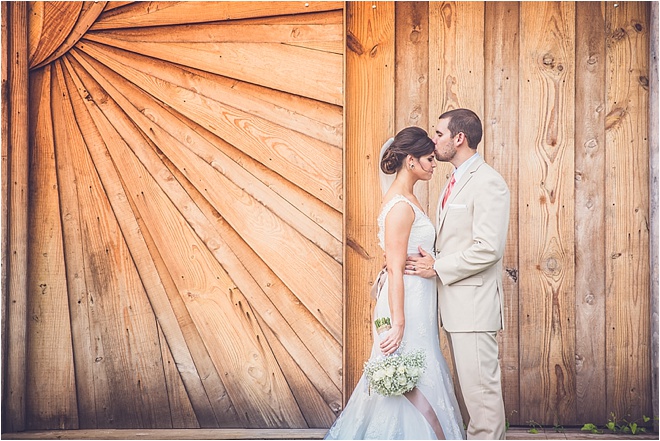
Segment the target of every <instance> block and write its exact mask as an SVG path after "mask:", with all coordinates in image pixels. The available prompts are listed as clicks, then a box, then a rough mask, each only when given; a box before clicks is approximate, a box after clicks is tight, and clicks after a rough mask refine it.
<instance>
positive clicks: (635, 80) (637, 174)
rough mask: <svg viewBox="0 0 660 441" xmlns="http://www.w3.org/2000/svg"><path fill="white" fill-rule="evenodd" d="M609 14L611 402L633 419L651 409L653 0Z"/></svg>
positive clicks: (612, 8)
mask: <svg viewBox="0 0 660 441" xmlns="http://www.w3.org/2000/svg"><path fill="white" fill-rule="evenodd" d="M605 14H606V15H605V17H606V20H607V25H606V29H607V30H608V31H609V32H608V33H607V35H606V38H607V44H606V55H607V56H606V60H607V61H606V63H607V64H606V102H605V114H606V116H605V143H606V144H605V148H606V155H605V161H606V162H605V164H606V176H605V178H606V185H605V188H606V196H605V197H606V203H605V207H606V209H605V210H606V211H605V213H606V218H607V220H608V222H607V228H606V230H605V243H606V247H607V256H608V261H609V263H608V264H607V273H606V286H607V294H606V306H605V311H606V314H607V316H606V323H607V326H606V353H607V358H606V373H607V379H606V384H607V404H606V406H607V409H608V412H614V414H615V415H616V416H617V417H618V418H623V417H626V416H627V415H630V417H631V418H633V419H634V418H639V417H641V415H642V414H644V415H649V414H650V413H651V412H652V406H651V393H650V390H649V388H650V386H651V378H650V377H651V370H650V365H651V363H650V358H651V350H650V344H651V338H650V335H649V330H650V327H651V325H650V323H649V322H650V320H651V314H650V313H649V311H650V309H651V305H650V301H651V298H650V297H651V296H650V294H649V293H650V286H649V283H650V280H649V274H650V271H651V270H650V267H649V241H650V237H649V224H648V221H649V217H648V216H649V193H648V189H649V184H648V182H649V181H648V180H649V162H648V160H649V158H648V154H649V144H648V143H649V141H648V130H649V120H648V118H649V107H648V106H649V93H648V91H649V83H648V75H649V70H648V69H649V21H648V3H647V2H617V3H614V2H607V3H606V4H605ZM633 415H634V416H633Z"/></svg>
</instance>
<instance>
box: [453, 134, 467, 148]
mask: <svg viewBox="0 0 660 441" xmlns="http://www.w3.org/2000/svg"><path fill="white" fill-rule="evenodd" d="M454 139H456V145H461V144H462V143H464V142H467V138H465V133H463V132H458V133H457V134H456V137H455V138H454Z"/></svg>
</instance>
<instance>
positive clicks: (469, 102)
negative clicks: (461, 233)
mask: <svg viewBox="0 0 660 441" xmlns="http://www.w3.org/2000/svg"><path fill="white" fill-rule="evenodd" d="M468 30H469V31H468ZM457 108H467V109H470V110H472V111H474V112H475V113H476V114H477V115H478V116H479V118H480V119H481V121H482V122H483V120H484V2H454V1H449V2H429V112H430V113H429V117H430V121H429V129H430V128H432V127H435V125H436V124H437V123H438V117H439V116H440V115H441V114H442V113H443V112H445V111H447V110H451V109H457ZM483 148H484V143H483V141H482V142H481V143H480V144H479V147H478V151H479V152H480V153H481V154H482V155H483ZM452 171H453V167H452V166H451V164H449V163H446V164H439V165H438V168H437V169H436V175H437V177H436V178H435V179H433V180H432V181H431V182H430V183H429V213H431V214H432V216H435V214H434V213H436V210H437V207H438V199H439V197H440V192H441V191H442V189H443V188H444V186H445V183H446V179H445V177H446V178H447V179H448V178H449V174H450V173H451V172H452ZM443 345H444V343H443ZM445 354H447V355H448V353H447V352H445Z"/></svg>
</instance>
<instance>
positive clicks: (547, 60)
mask: <svg viewBox="0 0 660 441" xmlns="http://www.w3.org/2000/svg"><path fill="white" fill-rule="evenodd" d="M543 64H544V65H546V66H548V67H549V68H551V69H552V68H554V67H555V57H553V56H552V54H545V55H544V56H543Z"/></svg>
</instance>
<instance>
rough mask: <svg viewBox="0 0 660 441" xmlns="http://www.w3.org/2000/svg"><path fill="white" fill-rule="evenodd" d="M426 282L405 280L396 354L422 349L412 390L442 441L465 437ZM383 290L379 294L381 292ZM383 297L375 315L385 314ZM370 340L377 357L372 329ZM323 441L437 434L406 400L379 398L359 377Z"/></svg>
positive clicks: (430, 289) (434, 303)
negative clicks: (425, 405) (423, 366)
mask: <svg viewBox="0 0 660 441" xmlns="http://www.w3.org/2000/svg"><path fill="white" fill-rule="evenodd" d="M406 279H408V277H407V276H406ZM415 279H416V280H415ZM431 283H434V281H432V282H431V281H428V280H426V279H421V278H419V277H414V278H412V277H411V278H410V279H408V280H405V284H406V300H405V314H406V328H405V333H404V338H403V349H402V350H403V351H404V352H405V351H406V350H416V349H423V350H424V351H425V353H426V369H425V371H424V373H423V374H422V376H421V377H420V380H419V382H418V384H417V388H418V389H419V392H421V393H422V394H423V395H424V398H426V401H428V404H430V405H431V407H432V412H434V413H435V416H437V419H438V421H439V422H440V425H441V427H442V432H443V435H444V437H445V439H465V431H464V429H463V422H462V418H461V414H460V410H459V407H458V404H457V401H456V396H455V394H454V387H453V383H452V379H451V375H450V372H449V368H448V367H447V364H446V362H445V359H444V357H443V356H442V352H441V351H440V344H439V339H438V322H437V300H436V296H435V289H434V286H435V285H434V284H433V285H432V286H431V287H430V286H429V285H430V284H431ZM386 288H387V286H385V287H384V292H387V291H386ZM384 297H385V299H383V298H384ZM386 297H387V296H381V297H380V298H379V299H378V301H377V303H376V309H375V316H376V317H383V316H389V315H388V314H389V306H388V305H387V298H386ZM373 336H374V344H373V347H372V352H371V358H372V359H373V358H374V357H378V356H381V352H380V347H379V342H380V337H379V336H378V335H377V334H376V331H375V327H374V328H373ZM326 439H437V436H436V433H435V432H434V430H433V428H432V426H431V424H430V423H429V421H427V419H426V417H425V416H424V414H423V413H422V412H421V411H420V409H418V408H417V407H415V405H413V403H412V402H411V401H410V400H409V399H408V398H406V397H405V396H392V397H385V396H382V395H380V394H378V393H377V392H375V391H374V390H370V388H369V384H368V380H367V378H366V376H365V375H364V374H363V375H362V377H361V378H360V380H359V382H358V384H357V386H356V387H355V390H354V391H353V394H352V395H351V397H350V399H349V401H348V403H347V404H346V407H345V408H344V410H343V412H342V413H341V415H340V416H339V417H338V418H337V420H336V421H335V423H334V424H333V425H332V427H331V428H330V430H329V431H328V433H327V434H326Z"/></svg>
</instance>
